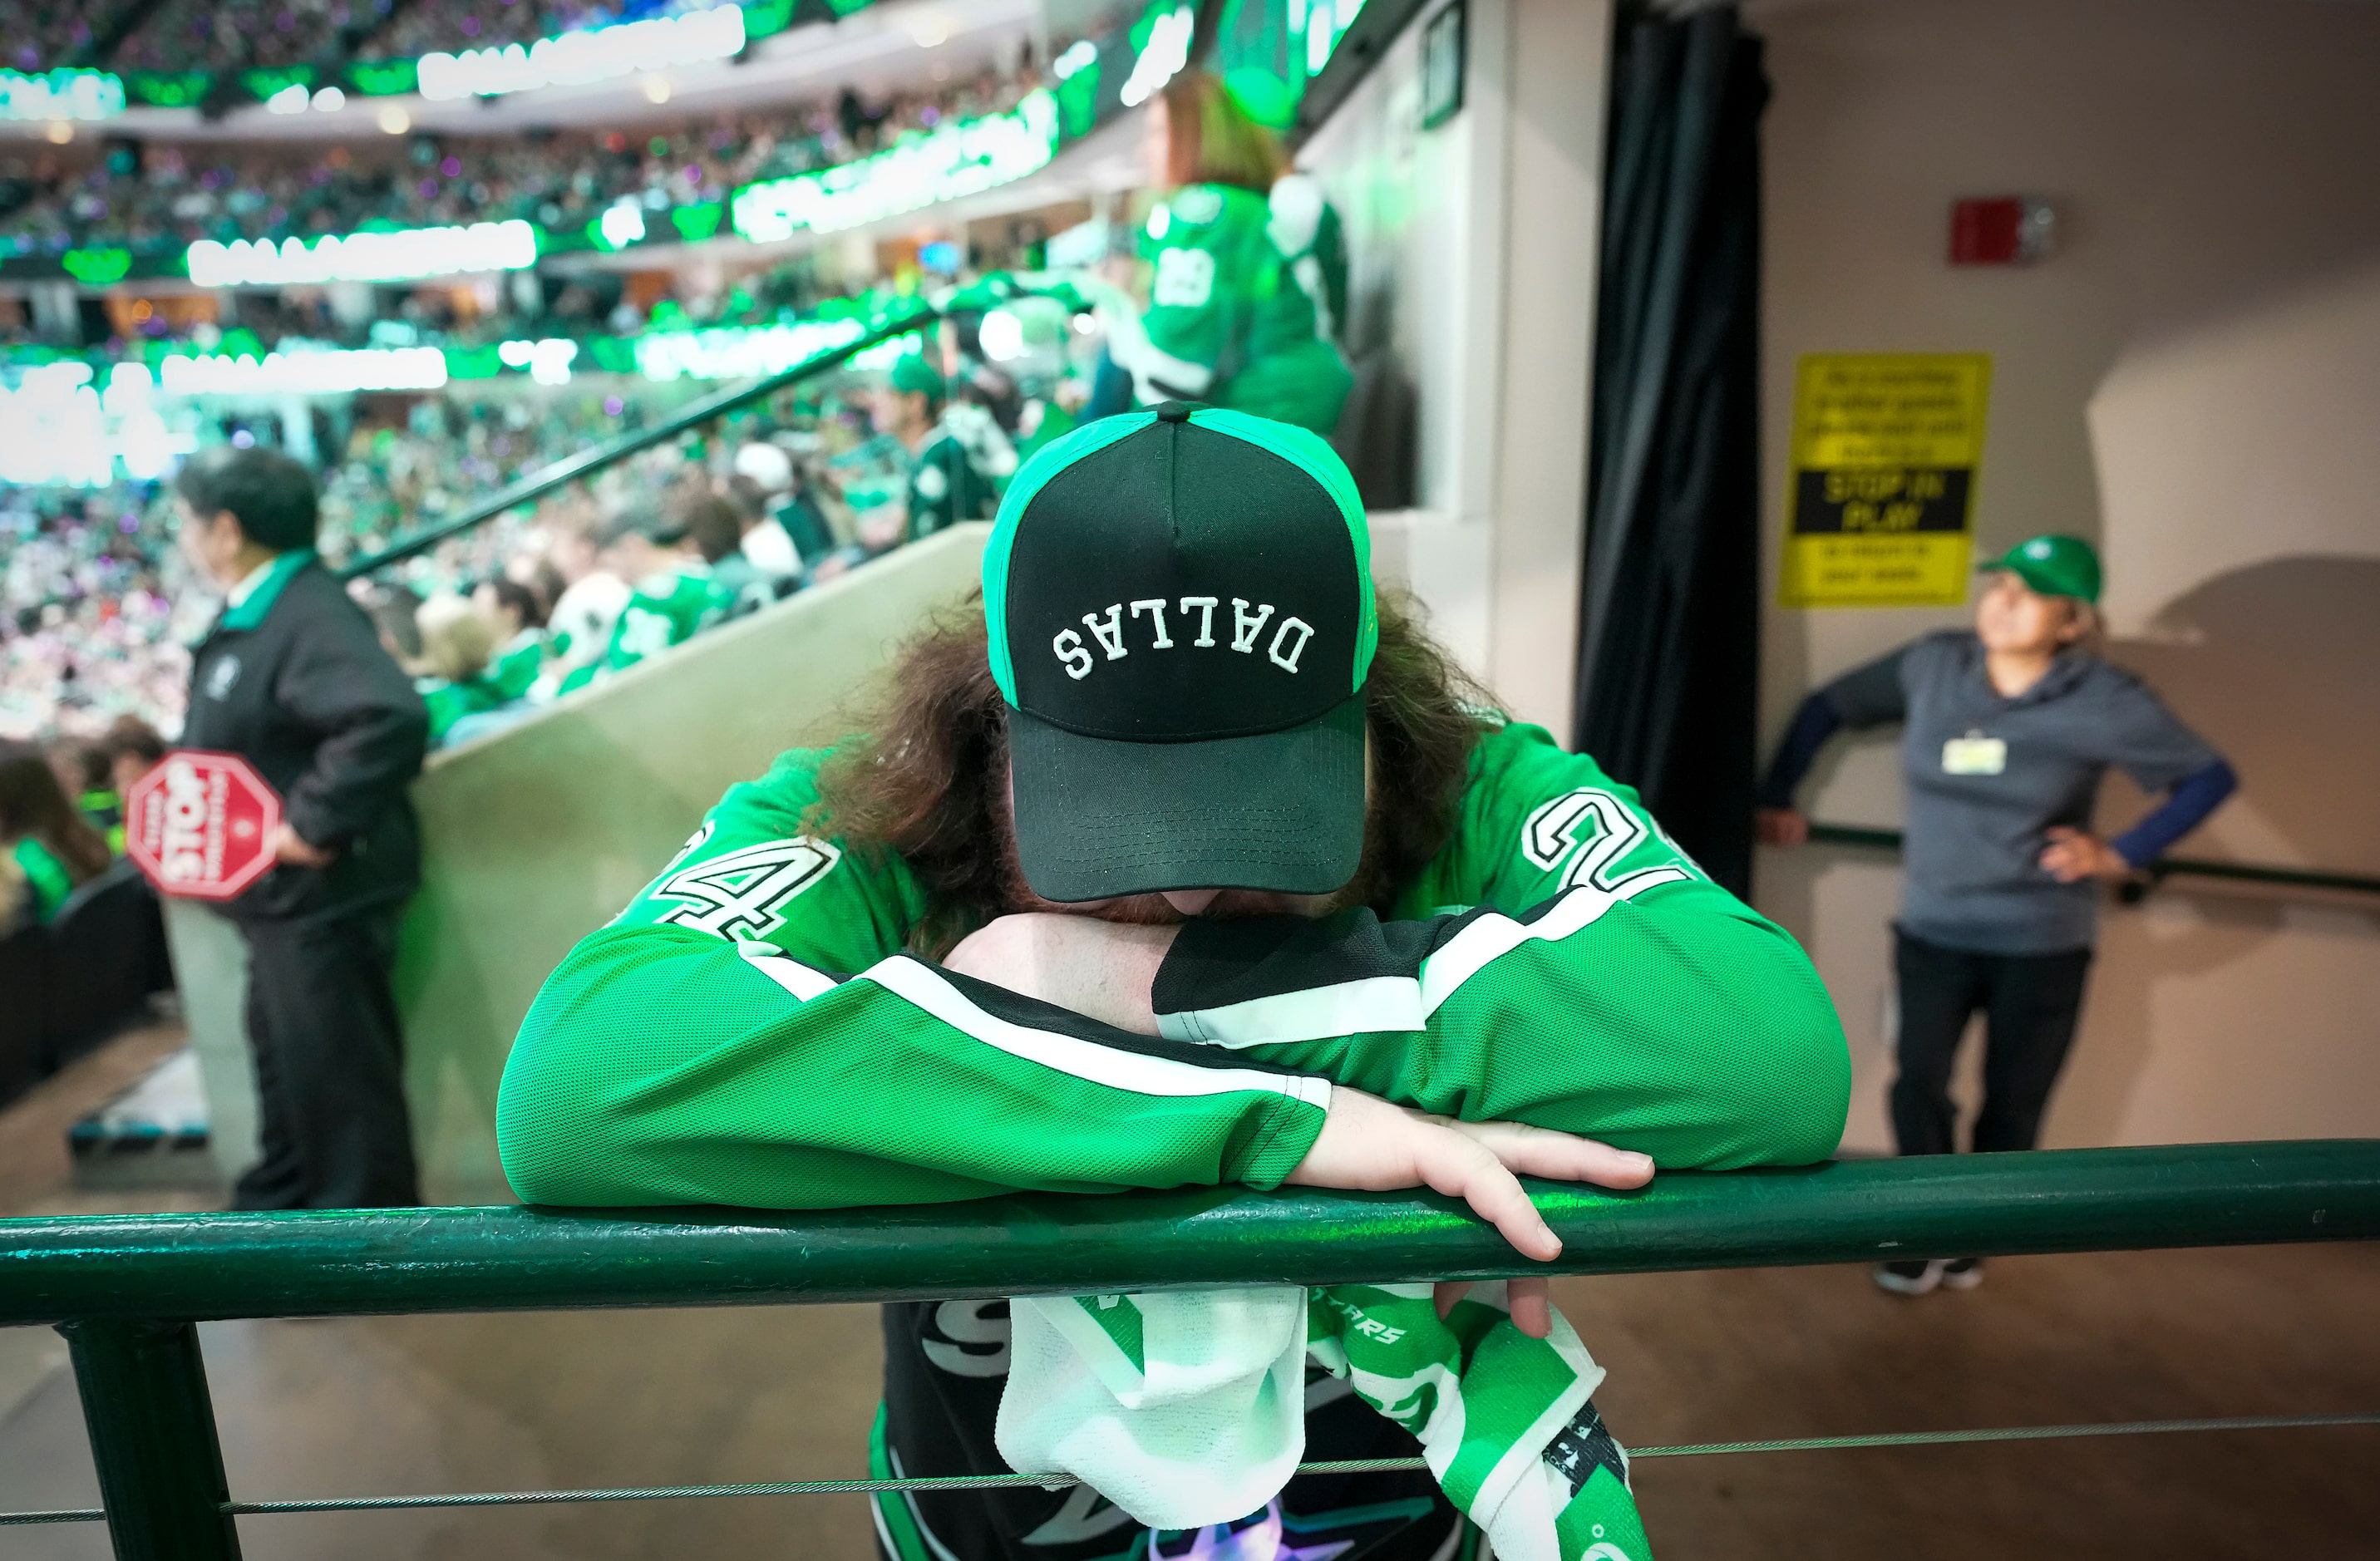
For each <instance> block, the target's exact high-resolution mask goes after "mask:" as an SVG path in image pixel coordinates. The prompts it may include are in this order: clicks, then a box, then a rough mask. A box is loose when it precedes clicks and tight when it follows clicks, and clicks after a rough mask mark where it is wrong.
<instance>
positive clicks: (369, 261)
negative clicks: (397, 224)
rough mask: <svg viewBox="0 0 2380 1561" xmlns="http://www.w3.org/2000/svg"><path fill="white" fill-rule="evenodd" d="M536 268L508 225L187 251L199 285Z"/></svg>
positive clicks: (262, 241) (211, 244)
mask: <svg viewBox="0 0 2380 1561" xmlns="http://www.w3.org/2000/svg"><path fill="white" fill-rule="evenodd" d="M536 263H537V230H536V229H535V228H533V227H531V226H529V224H527V223H525V222H522V221H520V220H518V219H517V218H516V219H514V220H513V221H511V222H503V223H473V224H471V225H470V226H468V227H421V228H407V229H403V230H400V231H398V232H395V233H358V234H351V235H349V236H347V237H345V238H338V237H330V238H321V239H317V240H315V241H314V242H313V243H312V244H308V243H306V242H305V241H304V240H303V239H297V238H288V239H284V240H283V241H282V242H281V243H280V244H279V245H277V246H276V245H275V244H274V243H273V240H271V239H269V238H259V239H246V238H242V239H237V240H235V241H234V242H232V243H229V244H218V243H216V242H215V241H214V240H212V239H211V238H202V239H200V241H199V242H197V243H196V244H193V245H191V246H190V249H189V254H188V267H189V272H190V280H191V281H192V282H195V283H197V284H199V285H200V286H201V287H240V286H255V287H275V286H281V285H284V284H290V283H319V282H409V281H412V280H414V279H416V278H418V277H424V276H451V275H454V274H455V273H456V272H474V271H526V270H527V269H528V268H529V267H530V266H533V265H535V264H536Z"/></svg>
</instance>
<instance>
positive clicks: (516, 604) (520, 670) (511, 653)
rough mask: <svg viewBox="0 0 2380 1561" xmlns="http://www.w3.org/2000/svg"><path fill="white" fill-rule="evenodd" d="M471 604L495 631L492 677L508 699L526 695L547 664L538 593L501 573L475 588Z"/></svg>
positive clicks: (491, 679)
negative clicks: (541, 669)
mask: <svg viewBox="0 0 2380 1561" xmlns="http://www.w3.org/2000/svg"><path fill="white" fill-rule="evenodd" d="M471 605H472V606H473V607H474V608H476V609H477V610H478V611H479V613H480V616H481V617H482V618H485V619H486V620H487V621H488V623H489V625H490V627H491V629H492V631H493V635H494V639H495V652H494V655H493V658H492V660H491V661H490V663H489V671H488V676H489V679H490V681H492V683H494V684H495V685H496V687H497V688H498V689H499V690H501V691H502V692H503V694H504V697H505V698H506V699H508V700H510V699H518V698H520V697H522V696H525V695H526V694H528V691H529V689H530V687H531V686H532V685H533V684H535V683H536V682H537V674H538V670H539V669H540V667H542V666H543V665H544V664H545V612H544V610H543V607H542V606H541V604H540V602H539V601H538V597H537V593H536V592H535V591H533V590H531V589H529V587H527V586H524V585H522V584H521V583H520V582H519V581H518V580H513V579H508V578H505V577H504V576H502V575H499V576H497V577H496V578H495V579H492V580H482V581H480V584H479V586H478V587H476V588H475V589H473V591H472V592H471Z"/></svg>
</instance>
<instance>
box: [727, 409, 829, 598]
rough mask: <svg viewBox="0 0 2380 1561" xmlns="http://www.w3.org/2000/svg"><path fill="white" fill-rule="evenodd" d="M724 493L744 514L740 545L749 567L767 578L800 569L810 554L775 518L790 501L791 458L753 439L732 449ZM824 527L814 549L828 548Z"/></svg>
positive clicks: (791, 485) (782, 523) (791, 486)
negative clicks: (731, 472) (732, 471)
mask: <svg viewBox="0 0 2380 1561" xmlns="http://www.w3.org/2000/svg"><path fill="white" fill-rule="evenodd" d="M727 497H728V499H729V500H730V502H733V503H735V506H736V508H737V509H739V510H740V511H741V512H742V513H743V514H744V518H745V521H746V526H745V530H744V539H743V541H742V543H741V544H739V545H740V546H741V548H742V550H743V553H744V556H745V557H746V558H747V559H750V560H751V561H752V566H753V567H754V568H755V569H758V570H759V572H760V573H761V574H763V575H768V576H770V577H771V579H783V578H784V577H785V576H787V575H793V574H795V573H796V572H797V571H799V570H800V568H801V566H802V562H803V560H804V558H805V557H807V556H810V554H809V553H808V552H806V551H805V550H804V549H803V548H802V547H801V546H800V544H799V543H797V542H796V541H795V539H794V536H793V533H792V532H791V531H790V530H789V529H788V528H787V527H786V526H785V524H784V522H783V520H781V519H780V518H779V510H780V508H781V507H782V506H784V505H787V504H790V503H791V502H793V501H794V458H793V456H791V455H789V454H786V453H785V452H784V451H783V450H782V449H780V448H779V447H777V446H776V445H774V444H764V443H761V442H759V441H757V440H756V441H754V442H751V443H748V444H747V445H745V446H744V447H743V448H742V449H740V450H738V451H736V452H735V477H734V478H732V479H731V480H730V481H729V483H728V485H727ZM823 529H824V528H823V526H820V532H821V537H820V542H819V543H818V544H814V547H813V550H811V551H813V552H824V551H826V545H825V543H824V538H823V535H822V534H823Z"/></svg>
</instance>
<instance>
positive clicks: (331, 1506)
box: [0, 1412, 2380, 1525]
mask: <svg viewBox="0 0 2380 1561" xmlns="http://www.w3.org/2000/svg"><path fill="white" fill-rule="evenodd" d="M2362 1425H2380V1412H2370V1413H2362V1412H2358V1413H2348V1414H2324V1415H2234V1416H2227V1417H2220V1418H2214V1419H2198V1420H2131V1421H2103V1422H2086V1423H2083V1424H2076V1425H2012V1426H1994V1427H1983V1428H1977V1429H1974V1430H1968V1431H1886V1432H1876V1433H1874V1434H1868V1435H1863V1436H1795V1437H1782V1438H1778V1439H1774V1440H1770V1441H1764V1442H1696V1443H1688V1444H1683V1445H1681V1446H1668V1447H1632V1448H1630V1449H1629V1452H1628V1457H1629V1458H1631V1459H1632V1460H1633V1459H1636V1458H1714V1457H1719V1456H1722V1455H1730V1454H1743V1453H1818V1452H1848V1451H1855V1450H1860V1449H1866V1448H1876V1447H1941V1446H1961V1445H1968V1444H1974V1443H1986V1442H2044V1441H2052V1440H2058V1439H2063V1438H2067V1437H2077V1436H2142V1435H2155V1434H2169V1433H2174V1432H2217V1431H2299V1430H2333V1429H2338V1428H2340V1427H2345V1426H2362ZM1428 1467H1429V1466H1428V1464H1427V1462H1426V1461H1425V1460H1423V1459H1421V1458H1342V1459H1339V1460H1336V1461H1331V1462H1323V1463H1302V1464H1299V1465H1298V1466H1297V1471H1296V1475H1295V1476H1293V1477H1295V1478H1303V1477H1305V1476H1309V1475H1319V1474H1399V1473H1406V1472H1410V1471H1413V1470H1422V1469H1427V1468H1428ZM1079 1483H1081V1482H1079V1481H1075V1480H1070V1479H1067V1478H1065V1477H1064V1476H1062V1475H1042V1474H960V1475H939V1476H936V1475H913V1476H910V1477H908V1478H906V1479H894V1480H768V1481H756V1482H749V1483H745V1484H723V1485H627V1486H617V1487H612V1488H606V1489H599V1490H583V1491H457V1492H450V1493H443V1494H427V1495H409V1496H326V1497H322V1498H320V1499H317V1500H311V1501H232V1502H225V1503H224V1504H223V1510H224V1511H225V1513H228V1514H230V1515H231V1516H233V1517H235V1518H252V1517H266V1516H270V1515H273V1514H275V1513H293V1512H386V1511H407V1510H412V1509H417V1508H422V1507H541V1506H552V1505H554V1504H557V1503H564V1502H602V1501H676V1500H686V1499H689V1498H693V1499H710V1498H717V1497H724V1496H832V1495H874V1494H880V1493H894V1492H920V1491H998V1490H1014V1489H1018V1488H1024V1487H1038V1488H1039V1489H1043V1490H1052V1491H1056V1490H1064V1489H1066V1488H1068V1487H1069V1486H1073V1485H1076V1484H1079ZM105 1517H106V1514H105V1513H104V1512H103V1511H102V1510H101V1509H100V1508H98V1507H60V1508H55V1509H51V1510H48V1511H34V1512H0V1525H7V1524H31V1523H96V1522H100V1521H102V1520H103V1519H105Z"/></svg>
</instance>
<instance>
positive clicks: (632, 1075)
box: [496, 754, 1330, 1208]
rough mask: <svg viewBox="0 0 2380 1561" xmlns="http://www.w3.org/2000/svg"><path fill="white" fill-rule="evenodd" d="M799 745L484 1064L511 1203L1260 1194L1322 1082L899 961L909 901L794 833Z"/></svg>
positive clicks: (867, 871)
mask: <svg viewBox="0 0 2380 1561" xmlns="http://www.w3.org/2000/svg"><path fill="white" fill-rule="evenodd" d="M816 758H817V756H815V755H800V754H796V755H788V756H786V757H785V758H783V759H781V760H780V761H779V764H778V766H777V768H775V769H773V770H772V771H771V773H770V775H769V776H768V777H767V778H766V779H764V780H760V781H759V782H756V783H753V784H749V785H741V786H737V787H735V788H734V789H733V790H731V791H730V792H729V793H727V795H726V797H725V798H724V799H722V801H721V803H720V805H718V806H717V807H716V808H714V809H713V810H712V811H711V813H710V817H708V818H706V819H705V820H704V822H703V825H702V828H701V829H699V830H698V831H697V832H696V834H695V836H694V838H693V839H692V840H691V841H688V842H687V843H686V847H685V848H684V849H683V850H682V851H681V852H680V853H678V855H677V856H676V858H675V859H674V860H673V861H672V862H671V863H670V864H669V865H667V866H666V867H664V868H663V869H662V873H661V874H660V876H659V877H656V878H654V880H653V881H652V883H651V884H650V885H649V886H648V887H647V888H646V889H644V890H643V892H641V893H640V894H638V895H637V898H636V899H635V901H633V902H631V903H630V904H629V905H628V907H627V909H626V910H625V911H624V912H622V913H621V914H620V915H619V916H618V917H617V918H616V919H615V920H614V921H613V923H612V924H611V925H610V926H606V927H604V928H602V929H601V930H600V931H598V932H595V933H593V934H591V935H589V937H588V938H585V939H583V940H582V941H581V942H580V943H579V944H578V946H577V948H576V949H574V950H571V953H570V955H569V957H568V958H567V959H565V961H564V962H562V964H561V966H560V967H559V968H558V969H556V970H555V971H554V973H553V975H552V976H551V977H550V978H548V980H547V982H546V984H545V987H544V989H543V990H542V991H541V992H540V994H539V996H538V998H537V1001H536V1002H535V1004H534V1005H533V1006H532V1007H531V1008H530V1010H529V1013H528V1018H527V1020H526V1021H524V1023H523V1024H522V1026H521V1032H520V1035H519V1037H518V1039H517V1040H516V1042H515V1043H514V1047H513V1051H512V1055H511V1058H510V1059H508V1061H507V1062H506V1064H505V1068H504V1083H503V1086H502V1089H501V1091H500V1094H499V1096H498V1100H497V1110H496V1132H497V1144H498V1148H499V1150H500V1152H501V1154H502V1156H503V1160H504V1172H505V1175H506V1176H507V1177H508V1178H509V1179H510V1180H511V1181H512V1184H513V1187H514V1190H515V1191H516V1192H518V1193H519V1194H520V1195H521V1196H522V1197H523V1198H524V1199H526V1200H528V1201H529V1202H531V1203H545V1204H596V1205H605V1204H612V1205H618V1204H742V1205H747V1206H757V1207H768V1208H832V1207H841V1206H844V1205H848V1204H896V1203H933V1202H945V1201H950V1200H955V1199H963V1198H972V1197H980V1196H984V1195H987V1194H990V1193H994V1192H1006V1191H1012V1190H1017V1189H1048V1190H1066V1191H1075V1192H1104V1191H1115V1190H1120V1189H1123V1188H1127V1187H1172V1186H1180V1185H1184V1184H1213V1183H1220V1182H1227V1181H1237V1182H1245V1183H1248V1184H1250V1185H1253V1186H1258V1187H1269V1186H1272V1185H1275V1184H1277V1183H1278V1182H1279V1181H1280V1180H1281V1179H1282V1178H1283V1177H1285V1176H1287V1175H1288V1173H1289V1172H1290V1170H1291V1169H1292V1168H1294V1167H1295V1165H1296V1164H1297V1162H1298V1161H1299V1160H1300V1159H1302V1158H1304V1156H1305V1151H1306V1149H1307V1148H1308V1147H1310V1146H1311V1144H1312V1143H1313V1140H1314V1136H1315V1134H1316V1133H1318V1131H1321V1123H1322V1117H1323V1112H1324V1110H1325V1109H1326V1108H1327V1107H1328V1106H1329V1103H1330V1084H1329V1082H1328V1081H1327V1080H1324V1079H1320V1078H1318V1077H1314V1076H1311V1075H1308V1074H1305V1073H1302V1072H1299V1071H1296V1070H1294V1069H1292V1068H1290V1067H1287V1066H1286V1065H1283V1064H1281V1063H1276V1062H1269V1061H1265V1060H1262V1059H1256V1058H1251V1057H1242V1056H1235V1055H1233V1054H1231V1053H1228V1052H1220V1051H1216V1050H1213V1049H1211V1048H1206V1047H1196V1046H1190V1045H1185V1044H1183V1043H1180V1042H1174V1041H1168V1040H1164V1039H1160V1038H1156V1037H1147V1036H1138V1035H1128V1034H1126V1033H1124V1032H1123V1031H1120V1030H1114V1029H1111V1028H1110V1027H1108V1026H1105V1025H1102V1024H1099V1023H1095V1022H1093V1021H1090V1020H1087V1019H1085V1018H1083V1017H1081V1016H1080V1015H1077V1014H1074V1013H1070V1012H1068V1011H1066V1010H1062V1009H1057V1008H1053V1007H1051V1006H1050V1005H1048V1004H1045V1003H1041V1002H1038V1001H1036V1000H1034V999H1031V998H1022V997H1018V996H1016V995H1015V994H1014V993H1010V992H1006V991H1003V990H1001V989H1000V988H997V987H994V986H988V985H986V984H983V983H980V982H977V981H972V980H969V979H967V978H965V977H963V976H960V975H956V974H953V973H951V972H949V971H946V970H943V969H941V967H940V966H938V965H935V964H932V963H930V962H927V961H925V960H921V959H918V958H916V957H914V956H912V955H910V954H907V953H905V952H903V951H902V946H903V943H904V940H905V938H906V937H907V934H908V931H909V928H910V926H911V925H912V924H913V922H914V921H915V919H916V914H917V909H918V907H917V891H916V889H915V888H914V886H913V885H912V884H911V882H910V881H909V880H908V878H907V877H906V875H905V873H904V872H903V871H901V870H900V869H898V868H897V867H888V866H880V865H871V864H870V863H868V862H867V861H864V860H862V859H861V858H860V856H859V854H858V853H855V852H852V851H849V850H846V849H845V847H844V845H843V844H841V843H839V842H837V841H832V840H822V839H818V838H815V837H813V836H810V835H807V834H805V833H804V832H803V829H802V816H803V813H804V811H805V810H806V808H807V806H808V805H809V803H810V802H811V801H812V800H813V799H814V797H815V794H816V793H815V788H814V785H813V783H812V781H811V780H810V776H811V775H812V774H813V773H814V770H815V762H816Z"/></svg>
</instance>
